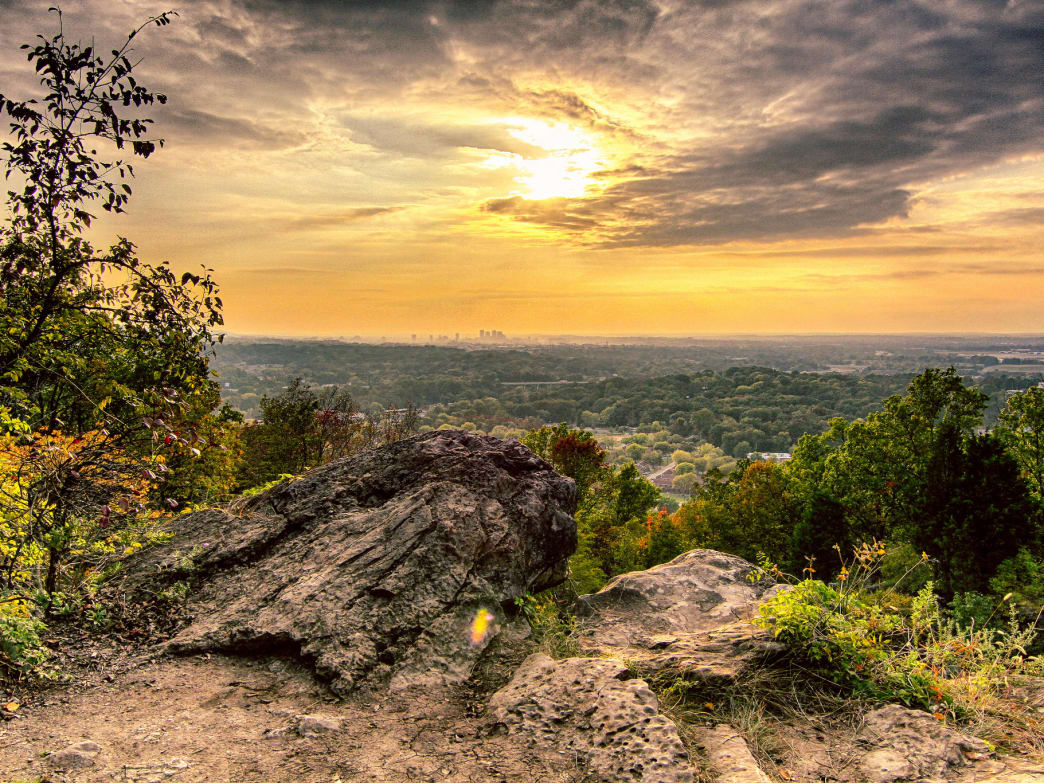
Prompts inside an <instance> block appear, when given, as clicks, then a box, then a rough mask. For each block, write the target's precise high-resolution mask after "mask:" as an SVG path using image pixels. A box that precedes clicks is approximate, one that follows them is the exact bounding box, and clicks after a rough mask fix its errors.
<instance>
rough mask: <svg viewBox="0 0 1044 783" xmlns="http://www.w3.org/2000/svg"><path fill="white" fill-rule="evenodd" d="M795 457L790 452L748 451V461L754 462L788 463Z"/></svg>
mask: <svg viewBox="0 0 1044 783" xmlns="http://www.w3.org/2000/svg"><path fill="white" fill-rule="evenodd" d="M793 456H794V455H793V454H791V453H790V452H789V451H748V452H747V459H749V460H753V461H754V462H786V461H787V460H788V459H791V458H792V457H793Z"/></svg>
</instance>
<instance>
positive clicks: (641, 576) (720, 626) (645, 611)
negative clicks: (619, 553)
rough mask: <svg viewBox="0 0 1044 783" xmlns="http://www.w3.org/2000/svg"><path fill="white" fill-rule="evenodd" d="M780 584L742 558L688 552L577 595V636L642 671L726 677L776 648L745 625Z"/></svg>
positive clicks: (767, 637) (761, 633) (586, 646)
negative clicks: (579, 618) (580, 615)
mask: <svg viewBox="0 0 1044 783" xmlns="http://www.w3.org/2000/svg"><path fill="white" fill-rule="evenodd" d="M781 589H786V586H783V585H779V584H777V583H776V582H775V580H773V579H770V578H767V577H764V576H763V575H762V574H761V573H760V572H759V571H758V569H757V568H756V567H755V566H753V565H751V564H750V563H748V562H747V561H746V560H743V559H742V558H739V557H735V556H733V555H726V554H723V553H721V552H716V551H714V550H712V549H694V550H692V551H690V552H686V553H685V554H682V555H679V556H678V557H676V558H674V560H671V561H670V562H669V563H664V564H663V565H658V566H654V567H653V568H650V569H648V570H646V571H634V572H632V573H628V574H621V575H620V576H617V577H615V578H614V579H613V580H612V581H610V582H609V584H607V585H606V586H605V587H603V588H602V589H601V590H599V591H598V592H597V593H595V594H593V595H586V596H582V597H581V599H580V605H581V609H582V610H583V611H584V613H585V614H587V615H588V617H587V619H586V621H585V622H584V624H583V632H582V634H581V637H580V643H581V646H582V647H583V648H584V649H586V650H590V651H591V652H592V653H597V654H601V655H613V656H615V657H619V658H623V659H625V660H628V661H630V662H631V663H632V664H633V665H635V666H636V667H637V668H638V669H639V670H641V671H642V672H643V673H652V672H658V671H663V670H671V671H674V672H677V673H679V674H686V675H689V676H696V677H703V678H706V679H716V678H726V679H727V678H732V677H734V676H736V675H737V674H738V673H739V672H740V671H742V669H743V668H744V667H745V666H747V665H748V664H750V663H751V662H753V661H757V660H761V659H763V658H765V657H766V656H769V655H771V654H773V653H776V652H778V651H780V650H781V649H782V647H781V645H779V644H777V643H775V642H774V641H773V640H772V634H771V633H768V632H766V631H763V630H761V629H759V628H757V627H756V626H754V625H752V624H751V622H750V619H751V618H752V617H754V616H756V615H757V608H758V606H759V605H760V604H761V603H762V602H763V601H765V600H767V599H768V598H770V597H771V596H773V595H775V594H776V592H778V591H779V590H781Z"/></svg>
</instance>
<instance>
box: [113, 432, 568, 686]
mask: <svg viewBox="0 0 1044 783" xmlns="http://www.w3.org/2000/svg"><path fill="white" fill-rule="evenodd" d="M575 507H576V491H575V487H574V485H573V482H572V481H571V480H569V479H566V478H563V477H561V476H559V475H558V474H556V473H555V472H554V471H553V470H552V469H551V467H550V466H549V465H547V464H546V463H545V462H544V461H543V460H541V459H539V458H538V457H536V456H534V455H533V453H532V452H530V451H529V450H528V449H526V448H525V447H524V446H522V445H521V444H519V443H517V442H504V441H501V440H498V439H496V438H491V437H486V436H479V435H473V434H469V433H465V432H456V431H439V432H434V433H428V434H426V435H421V436H417V437H414V438H410V439H407V440H403V441H400V442H398V443H394V444H391V445H389V446H386V447H384V448H381V449H377V450H374V451H371V452H367V453H364V454H360V455H357V456H355V457H350V458H346V459H343V460H339V461H336V462H333V463H330V464H328V465H325V466H323V467H320V468H317V469H315V470H313V471H311V472H309V473H307V474H306V475H304V476H303V477H301V478H300V479H298V480H296V481H292V482H288V483H284V484H280V485H278V486H276V487H274V488H273V489H271V490H269V491H267V492H265V493H263V494H261V495H258V496H256V497H254V498H251V499H250V500H249V501H248V502H246V503H245V504H243V505H242V506H241V507H240V508H238V509H236V510H234V511H232V512H226V511H218V510H208V511H200V512H197V513H193V514H187V515H185V516H184V517H181V518H180V519H179V520H177V524H176V527H175V530H174V533H175V536H174V539H173V540H172V541H171V542H170V543H168V544H166V545H164V546H162V547H160V548H159V549H157V550H154V551H153V552H150V553H149V554H148V555H146V556H144V557H142V558H140V559H139V561H138V562H137V563H135V564H133V565H132V566H131V569H130V574H129V576H128V580H127V581H126V582H125V584H126V585H127V586H129V588H130V589H132V590H133V589H145V590H152V591H155V590H157V589H158V588H160V587H162V585H163V580H164V579H165V580H166V581H167V582H173V581H175V580H184V581H188V582H189V585H190V589H189V593H188V611H189V613H190V616H191V618H192V619H191V621H190V622H189V623H188V624H187V625H186V626H185V627H183V628H182V629H181V630H180V631H179V632H178V633H177V634H176V635H175V636H174V637H173V638H172V639H171V640H170V641H169V643H168V645H169V648H170V649H171V650H172V651H175V652H198V651H225V652H252V651H258V652H287V653H291V654H293V655H295V656H297V657H300V658H301V659H303V660H304V661H306V662H308V663H309V664H310V665H311V666H313V667H314V669H315V671H316V672H317V673H318V674H319V675H320V676H322V677H324V678H325V679H327V680H329V681H330V683H331V685H332V687H333V688H334V689H335V690H337V691H338V692H341V693H347V692H348V691H351V690H352V689H354V688H356V687H358V686H361V685H368V686H369V685H377V684H381V685H383V684H385V683H388V684H390V685H391V687H393V688H399V687H409V686H412V685H425V684H431V683H437V682H453V681H460V680H462V679H465V678H466V677H468V676H469V674H470V673H471V670H472V668H473V665H474V662H475V660H476V658H477V657H478V655H479V653H480V652H481V651H482V649H483V648H484V647H485V646H486V644H487V643H488V641H489V639H490V638H491V637H492V635H493V634H494V633H495V632H496V630H497V629H498V628H499V626H500V624H501V623H502V622H503V620H504V619H505V617H506V615H509V614H511V613H513V612H514V609H515V607H514V599H515V598H517V597H519V596H522V595H524V594H525V593H536V592H539V591H540V590H543V589H545V588H547V587H549V586H552V585H555V584H557V583H558V582H560V581H562V580H563V579H564V577H565V573H566V564H567V559H568V557H569V555H570V554H572V552H573V550H574V549H575V546H576V524H575V522H574V521H573V519H572V517H571V514H572V513H573V512H574V510H575ZM157 573H159V574H160V576H159V577H157Z"/></svg>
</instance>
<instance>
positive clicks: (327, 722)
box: [297, 715, 341, 737]
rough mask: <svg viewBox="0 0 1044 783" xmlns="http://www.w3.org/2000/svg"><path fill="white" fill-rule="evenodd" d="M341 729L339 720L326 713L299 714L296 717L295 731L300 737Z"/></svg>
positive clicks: (314, 735)
mask: <svg viewBox="0 0 1044 783" xmlns="http://www.w3.org/2000/svg"><path fill="white" fill-rule="evenodd" d="M340 730H341V721H339V720H338V719H337V718H331V717H328V716H326V715H300V716H298V718H297V733H298V734H300V735H301V736H302V737H318V736H319V735H320V734H330V733H333V732H337V731H340Z"/></svg>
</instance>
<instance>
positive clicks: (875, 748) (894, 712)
mask: <svg viewBox="0 0 1044 783" xmlns="http://www.w3.org/2000/svg"><path fill="white" fill-rule="evenodd" d="M857 740H858V741H860V742H863V743H866V744H868V745H869V746H870V747H871V748H872V749H871V750H870V751H869V752H868V753H867V754H866V755H865V756H863V758H862V760H861V762H860V769H861V771H862V773H863V774H864V775H865V777H866V779H867V780H868V781H871V783H892V782H893V781H897V780H919V779H921V778H932V777H940V776H943V775H945V774H946V773H949V772H951V771H952V770H955V769H957V768H959V767H963V766H964V765H966V764H968V763H969V762H970V761H974V760H978V759H980V758H984V757H986V756H988V755H990V749H989V747H988V746H987V745H986V743H985V742H983V741H982V740H980V739H976V738H975V737H970V736H968V735H967V734H963V733H961V732H958V731H954V730H953V729H952V728H950V727H949V726H946V725H944V724H942V723H940V722H939V721H938V720H936V719H935V718H934V717H932V716H931V715H929V714H928V713H927V712H922V711H920V710H910V709H907V708H906V707H900V706H899V705H897V704H889V705H888V706H886V707H881V708H879V709H876V710H873V711H871V712H869V713H867V715H866V718H865V719H864V723H863V728H862V731H861V732H860V733H859V736H858V737H857Z"/></svg>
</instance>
